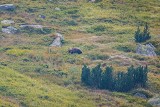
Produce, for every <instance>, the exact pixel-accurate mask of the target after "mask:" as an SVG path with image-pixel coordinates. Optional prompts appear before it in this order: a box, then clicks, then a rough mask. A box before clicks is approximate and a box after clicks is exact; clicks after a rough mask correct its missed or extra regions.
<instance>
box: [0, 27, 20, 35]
mask: <svg viewBox="0 0 160 107" xmlns="http://www.w3.org/2000/svg"><path fill="white" fill-rule="evenodd" d="M2 32H3V33H7V34H15V33H17V32H18V30H17V29H16V28H15V27H13V26H8V27H7V28H2Z"/></svg>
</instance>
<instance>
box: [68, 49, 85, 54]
mask: <svg viewBox="0 0 160 107" xmlns="http://www.w3.org/2000/svg"><path fill="white" fill-rule="evenodd" d="M68 52H69V53H70V54H82V51H81V50H80V49H79V48H72V49H69V50H68Z"/></svg>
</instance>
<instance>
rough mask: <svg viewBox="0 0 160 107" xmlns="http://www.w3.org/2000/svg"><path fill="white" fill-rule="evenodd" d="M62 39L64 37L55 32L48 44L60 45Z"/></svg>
mask: <svg viewBox="0 0 160 107" xmlns="http://www.w3.org/2000/svg"><path fill="white" fill-rule="evenodd" d="M62 40H64V37H63V36H62V35H61V34H60V33H56V38H55V39H54V41H53V42H52V44H51V45H50V46H62Z"/></svg>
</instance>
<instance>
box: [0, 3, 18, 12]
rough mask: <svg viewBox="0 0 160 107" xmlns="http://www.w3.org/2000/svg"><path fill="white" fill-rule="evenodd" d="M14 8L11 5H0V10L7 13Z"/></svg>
mask: <svg viewBox="0 0 160 107" xmlns="http://www.w3.org/2000/svg"><path fill="white" fill-rule="evenodd" d="M15 8H16V6H15V5H13V4H3V5H0V10H7V11H13V10H15Z"/></svg>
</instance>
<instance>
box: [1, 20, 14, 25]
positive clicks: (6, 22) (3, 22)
mask: <svg viewBox="0 0 160 107" xmlns="http://www.w3.org/2000/svg"><path fill="white" fill-rule="evenodd" d="M1 24H4V25H11V24H14V21H13V20H2V21H1Z"/></svg>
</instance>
